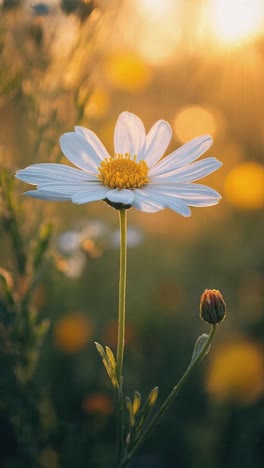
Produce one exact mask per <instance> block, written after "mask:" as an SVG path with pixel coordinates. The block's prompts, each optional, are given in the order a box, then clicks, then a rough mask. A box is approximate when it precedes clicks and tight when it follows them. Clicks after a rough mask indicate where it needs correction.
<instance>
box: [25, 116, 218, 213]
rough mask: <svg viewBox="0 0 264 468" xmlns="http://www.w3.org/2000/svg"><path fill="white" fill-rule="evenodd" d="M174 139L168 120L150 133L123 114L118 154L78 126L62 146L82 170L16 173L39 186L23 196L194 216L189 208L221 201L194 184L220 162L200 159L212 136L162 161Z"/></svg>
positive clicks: (55, 167) (39, 167)
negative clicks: (99, 201)
mask: <svg viewBox="0 0 264 468" xmlns="http://www.w3.org/2000/svg"><path fill="white" fill-rule="evenodd" d="M171 137H172V130H171V127H170V125H169V124H168V122H165V121H164V120H158V121H157V122H156V123H155V124H154V125H153V127H152V128H151V129H150V131H149V132H148V133H147V134H146V132H145V128H144V125H143V123H142V121H141V120H140V118H139V117H137V116H136V115H135V114H132V113H129V112H122V113H121V114H120V115H119V117H118V120H117V123H116V126H115V131H114V150H115V154H114V155H110V154H109V153H108V151H107V150H106V148H105V147H104V145H103V144H102V143H101V141H100V140H99V138H98V137H97V136H96V135H95V133H94V132H92V131H91V130H88V129H86V128H83V127H75V132H70V133H65V134H64V135H62V137H61V138H60V146H61V149H62V151H63V153H64V154H65V156H66V157H67V159H68V160H69V161H70V162H71V163H72V164H74V165H75V166H76V167H77V168H78V169H77V168H73V167H70V166H68V165H64V164H55V163H46V164H34V165H32V166H29V167H26V168H25V169H22V170H20V171H18V172H17V173H16V177H17V178H18V179H20V180H22V181H24V182H27V183H29V184H32V185H36V186H37V189H36V190H31V191H29V192H25V195H28V196H30V197H33V198H39V199H42V200H54V201H64V200H71V201H72V202H73V203H76V204H79V205H80V204H83V203H88V202H92V201H97V200H104V201H106V202H107V203H108V204H109V205H111V206H113V207H114V208H117V209H122V208H130V207H131V206H134V207H135V208H137V209H138V210H141V211H145V212H148V213H154V212H156V211H160V210H162V209H164V208H170V209H172V210H174V211H176V212H177V213H179V214H181V215H182V216H190V214H191V210H190V208H189V207H190V206H211V205H215V204H216V203H218V202H219V200H220V198H221V196H220V195H219V193H218V192H216V191H215V190H213V189H211V188H210V187H207V186H205V185H201V184H195V183H193V182H195V181H197V180H199V179H201V178H202V177H205V176H207V175H208V174H210V173H211V172H214V171H215V170H216V169H218V168H219V167H220V166H221V165H222V163H221V162H220V161H218V160H217V159H215V158H212V157H210V158H206V159H202V160H201V161H196V159H198V158H199V157H200V156H201V155H202V154H203V153H204V152H205V151H207V150H208V148H209V147H210V146H211V145H212V142H213V140H212V137H211V136H209V135H204V136H200V137H197V138H194V139H193V140H191V141H190V142H188V143H186V144H185V145H183V146H181V147H180V148H179V149H177V150H176V151H173V152H172V153H171V154H169V155H168V156H166V157H164V158H163V155H164V152H165V151H166V149H167V147H168V146H169V143H170V141H171ZM194 161H195V162H194Z"/></svg>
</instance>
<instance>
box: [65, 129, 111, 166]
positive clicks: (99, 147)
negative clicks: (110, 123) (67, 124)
mask: <svg viewBox="0 0 264 468" xmlns="http://www.w3.org/2000/svg"><path fill="white" fill-rule="evenodd" d="M74 130H75V131H76V133H78V135H81V137H83V138H84V139H85V140H86V141H87V142H88V143H89V144H90V145H91V146H92V147H93V149H94V151H95V152H96V154H97V155H98V156H99V158H100V159H101V160H103V159H105V158H109V157H110V155H109V153H108V151H107V150H106V148H105V146H104V145H103V143H102V142H101V140H100V139H99V138H98V136H97V135H96V134H95V133H94V132H92V130H89V129H88V128H84V127H79V126H78V125H77V126H76V127H74Z"/></svg>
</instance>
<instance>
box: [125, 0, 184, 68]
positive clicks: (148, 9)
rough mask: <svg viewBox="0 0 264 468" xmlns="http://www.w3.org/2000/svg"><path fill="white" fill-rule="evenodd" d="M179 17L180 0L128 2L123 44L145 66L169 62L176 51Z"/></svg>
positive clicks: (179, 24) (181, 8)
mask: <svg viewBox="0 0 264 468" xmlns="http://www.w3.org/2000/svg"><path fill="white" fill-rule="evenodd" d="M182 15H183V5H182V2H180V1H179V0H127V2H125V8H124V19H123V20H122V21H123V24H125V30H124V31H123V37H125V40H126V44H127V45H129V47H131V48H133V49H135V50H136V51H137V53H138V54H140V56H141V57H142V58H143V59H144V60H145V61H146V62H148V63H151V64H160V63H165V62H168V61H169V60H171V59H172V58H174V57H175V54H176V51H178V49H179V43H180V40H181V36H182V22H183V20H182V18H183V16H182Z"/></svg>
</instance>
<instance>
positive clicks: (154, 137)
mask: <svg viewBox="0 0 264 468" xmlns="http://www.w3.org/2000/svg"><path fill="white" fill-rule="evenodd" d="M171 137H172V129H171V126H170V125H169V124H168V122H165V120H158V122H156V123H155V124H154V125H153V127H151V129H150V131H149V132H148V134H147V136H146V147H145V149H144V152H143V151H142V152H141V154H140V155H139V157H138V160H139V159H144V160H145V161H146V163H147V165H148V166H149V167H151V166H153V164H155V163H156V162H157V161H158V160H159V159H160V158H161V157H162V156H163V154H164V153H165V151H166V149H167V148H168V146H169V144H170V141H171Z"/></svg>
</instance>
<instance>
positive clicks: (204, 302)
mask: <svg viewBox="0 0 264 468" xmlns="http://www.w3.org/2000/svg"><path fill="white" fill-rule="evenodd" d="M225 316H226V304H225V301H224V298H223V296H222V294H221V293H220V292H219V291H218V290H217V289H206V290H205V291H204V293H203V294H202V296H201V302H200V317H201V319H203V320H204V321H205V322H207V323H211V324H212V325H215V324H216V323H220V322H222V321H223V320H224V318H225Z"/></svg>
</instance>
